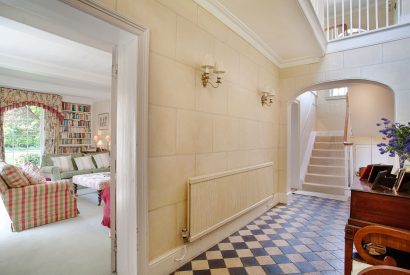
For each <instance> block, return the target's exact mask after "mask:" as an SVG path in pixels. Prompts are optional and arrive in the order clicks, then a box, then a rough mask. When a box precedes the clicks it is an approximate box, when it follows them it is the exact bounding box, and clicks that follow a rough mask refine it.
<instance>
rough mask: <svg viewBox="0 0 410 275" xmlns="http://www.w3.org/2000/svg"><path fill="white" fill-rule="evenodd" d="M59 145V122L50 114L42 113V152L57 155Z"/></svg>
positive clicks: (48, 112) (46, 111) (47, 112)
mask: <svg viewBox="0 0 410 275" xmlns="http://www.w3.org/2000/svg"><path fill="white" fill-rule="evenodd" d="M59 144H60V121H59V119H58V118H57V117H56V116H55V114H53V113H52V112H50V111H48V110H45V111H44V152H43V154H57V153H58V145H59Z"/></svg>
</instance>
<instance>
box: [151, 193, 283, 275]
mask: <svg viewBox="0 0 410 275" xmlns="http://www.w3.org/2000/svg"><path fill="white" fill-rule="evenodd" d="M284 198H285V199H286V201H287V194H284V193H283V194H281V193H279V194H274V195H272V196H271V198H270V199H269V200H268V201H267V202H266V203H264V204H262V205H260V206H258V207H255V208H254V209H252V210H250V211H249V212H247V213H245V214H243V215H242V216H240V217H239V218H237V219H235V220H233V221H231V222H229V223H227V224H225V225H223V226H222V227H220V228H219V229H217V230H215V231H213V232H211V233H209V234H207V235H205V236H204V237H202V238H200V239H199V240H197V241H195V242H192V243H187V244H186V254H185V256H184V246H183V245H182V246H180V247H177V248H175V249H174V250H171V251H169V252H168V253H166V254H164V255H162V256H160V257H158V258H156V259H154V260H152V261H150V263H149V267H148V271H149V274H150V275H163V274H164V275H165V274H170V273H171V272H173V271H175V270H177V269H178V268H179V267H181V266H183V265H184V264H186V263H187V262H189V261H190V260H192V259H193V258H195V257H196V256H198V255H199V254H201V253H202V252H204V251H206V250H208V249H209V248H211V247H212V246H214V245H215V244H217V243H219V242H220V241H222V240H223V239H225V238H226V237H227V236H229V235H231V234H232V233H234V232H236V231H238V230H239V229H240V228H242V227H243V226H245V225H246V224H248V223H250V222H251V221H253V220H254V219H256V218H257V217H259V216H260V215H262V214H263V213H265V212H266V211H267V210H268V209H270V208H272V207H273V206H275V205H277V204H278V203H279V202H281V203H282V201H281V200H283V199H284ZM182 256H184V257H183V259H182V260H180V261H176V259H179V258H181V257H182Z"/></svg>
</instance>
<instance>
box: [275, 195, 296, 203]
mask: <svg viewBox="0 0 410 275" xmlns="http://www.w3.org/2000/svg"><path fill="white" fill-rule="evenodd" d="M276 195H277V197H278V202H279V203H283V204H288V202H289V201H290V199H291V197H292V192H287V193H277V194H276Z"/></svg>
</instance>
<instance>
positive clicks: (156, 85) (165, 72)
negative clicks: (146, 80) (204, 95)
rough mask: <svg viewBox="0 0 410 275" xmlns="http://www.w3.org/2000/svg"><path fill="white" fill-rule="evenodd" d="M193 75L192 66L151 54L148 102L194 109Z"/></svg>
mask: <svg viewBox="0 0 410 275" xmlns="http://www.w3.org/2000/svg"><path fill="white" fill-rule="evenodd" d="M195 76H196V75H195V70H194V69H193V68H191V67H189V66H186V65H184V64H181V63H179V62H176V61H175V60H172V59H169V58H166V57H164V56H161V55H158V54H151V56H150V74H149V77H150V93H149V102H150V103H151V104H156V105H162V106H170V107H178V108H184V109H192V110H194V109H195V93H194V91H195V79H196V77H195ZM175 83H178V84H177V85H176V84H175Z"/></svg>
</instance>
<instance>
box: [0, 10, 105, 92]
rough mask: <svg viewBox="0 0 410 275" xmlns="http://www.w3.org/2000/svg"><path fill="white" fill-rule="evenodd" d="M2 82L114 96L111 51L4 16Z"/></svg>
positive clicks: (1, 19)
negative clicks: (112, 92) (112, 90)
mask: <svg viewBox="0 0 410 275" xmlns="http://www.w3.org/2000/svg"><path fill="white" fill-rule="evenodd" d="M0 37H1V38H2V39H0V85H4V86H7V87H16V88H22V89H29V90H38V91H43V92H50V93H56V94H60V95H67V96H80V97H85V98H90V99H94V100H101V99H107V98H110V93H111V62H112V58H111V53H109V52H105V51H102V50H100V49H96V48H92V47H89V46H86V45H83V44H79V43H77V42H74V41H71V40H68V39H66V38H63V37H60V36H56V35H54V34H51V33H47V32H44V31H42V30H39V29H35V28H32V27H29V26H27V25H23V24H21V23H17V22H15V21H12V20H9V19H6V18H4V17H0Z"/></svg>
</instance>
